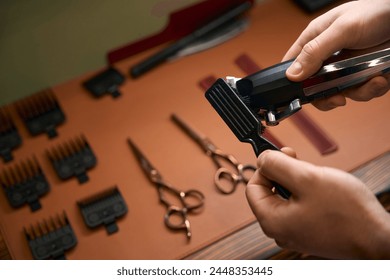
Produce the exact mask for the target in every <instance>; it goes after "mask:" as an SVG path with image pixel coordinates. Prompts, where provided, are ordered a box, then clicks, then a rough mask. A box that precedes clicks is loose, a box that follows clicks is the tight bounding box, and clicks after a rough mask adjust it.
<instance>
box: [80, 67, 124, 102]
mask: <svg viewBox="0 0 390 280" xmlns="http://www.w3.org/2000/svg"><path fill="white" fill-rule="evenodd" d="M124 80H125V77H124V76H123V75H122V74H121V73H120V72H119V71H117V70H116V69H115V68H112V67H110V68H108V69H107V70H104V71H102V72H100V73H99V74H97V75H96V76H94V77H92V78H91V79H89V80H87V81H85V82H84V83H83V86H84V87H85V88H86V89H87V90H88V91H89V92H90V93H91V94H92V95H93V96H95V97H101V96H103V95H105V94H111V96H112V97H114V98H116V97H119V96H120V95H121V93H120V92H119V90H118V86H119V85H121V84H122V83H123V82H124Z"/></svg>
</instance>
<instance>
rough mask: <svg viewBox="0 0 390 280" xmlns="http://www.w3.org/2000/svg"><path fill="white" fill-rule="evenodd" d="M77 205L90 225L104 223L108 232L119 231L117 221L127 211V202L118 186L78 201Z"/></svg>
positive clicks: (94, 226) (92, 226)
mask: <svg viewBox="0 0 390 280" xmlns="http://www.w3.org/2000/svg"><path fill="white" fill-rule="evenodd" d="M77 205H78V206H79V208H80V211H81V214H82V215H83V218H84V222H85V223H86V224H87V226H88V227H90V228H96V227H98V226H100V225H104V226H105V227H106V230H107V233H108V234H112V233H114V232H117V231H118V226H117V224H116V223H115V222H116V220H117V219H118V218H120V217H122V216H123V215H125V214H126V213H127V206H126V202H125V201H124V199H123V197H122V195H121V193H120V192H119V190H118V188H117V187H113V188H111V189H109V190H105V191H102V192H100V193H97V194H95V195H92V196H90V197H88V198H86V199H83V200H81V201H78V202H77Z"/></svg>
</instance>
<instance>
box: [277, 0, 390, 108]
mask: <svg viewBox="0 0 390 280" xmlns="http://www.w3.org/2000/svg"><path fill="white" fill-rule="evenodd" d="M388 40H390V1H389V0H360V1H352V2H348V3H345V4H343V5H340V6H338V7H336V8H334V9H332V10H330V11H329V12H327V13H325V14H323V15H321V16H319V17H318V18H316V19H314V20H313V21H312V22H311V23H310V24H309V25H308V26H307V28H306V29H305V30H304V31H303V32H302V34H301V35H300V36H299V38H298V39H297V40H296V41H295V43H294V44H293V45H292V46H291V48H290V49H289V50H288V51H287V53H286V54H285V56H284V58H283V60H288V59H292V58H294V57H296V60H295V63H293V64H292V65H291V66H290V68H289V69H288V70H287V72H286V75H287V77H288V78H289V79H290V80H292V81H303V80H304V79H306V78H308V77H310V76H311V75H313V74H314V73H315V72H317V71H318V70H319V69H320V67H321V65H322V64H323V62H324V61H325V60H326V59H327V58H329V57H330V56H331V55H332V54H334V53H335V52H337V51H339V50H341V49H365V48H369V47H373V46H377V45H379V44H381V43H384V42H386V41H388ZM389 89H390V75H387V77H383V76H379V77H375V78H373V79H371V80H369V81H368V82H367V83H365V84H364V85H362V86H360V87H358V88H353V89H348V90H345V91H343V92H342V94H337V95H334V96H331V97H328V98H326V99H322V100H317V101H314V102H313V105H314V106H316V107H317V108H318V109H320V110H324V111H326V110H330V109H333V108H335V107H338V106H343V105H345V104H346V97H348V98H350V99H353V100H356V101H368V100H370V99H372V98H375V97H379V96H382V95H384V94H385V93H387V92H388V91H389Z"/></svg>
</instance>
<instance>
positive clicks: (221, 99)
mask: <svg viewBox="0 0 390 280" xmlns="http://www.w3.org/2000/svg"><path fill="white" fill-rule="evenodd" d="M205 96H206V98H207V100H208V101H209V102H210V104H211V105H212V106H213V108H214V109H215V110H216V111H217V113H218V114H219V116H220V117H221V118H222V119H223V120H224V121H225V123H226V124H227V125H228V127H229V128H230V130H231V131H232V132H233V133H234V134H235V135H236V137H237V138H238V140H240V141H241V142H246V143H250V144H251V145H252V147H253V149H254V151H255V154H256V156H259V155H260V154H261V153H262V152H263V151H264V150H267V149H271V150H279V149H278V148H277V147H276V146H275V145H273V144H272V143H271V142H269V141H268V140H267V139H265V138H263V137H262V136H261V133H262V130H263V126H262V124H261V122H260V121H259V119H258V118H257V117H256V116H255V115H254V113H253V112H252V111H251V110H250V109H249V108H248V107H247V106H246V105H245V103H244V102H243V101H242V100H241V98H240V97H239V96H238V95H237V93H235V92H234V91H233V90H232V89H231V88H230V86H229V85H228V84H227V83H226V82H225V81H224V80H223V79H218V80H217V81H216V82H215V83H214V84H213V85H212V86H211V87H210V88H209V89H208V90H207V91H206V94H205ZM273 186H274V187H275V189H276V190H277V191H278V193H279V194H280V195H281V196H282V197H284V198H288V197H289V196H290V192H289V191H288V190H286V189H284V188H283V187H282V186H280V185H279V184H278V183H276V182H273Z"/></svg>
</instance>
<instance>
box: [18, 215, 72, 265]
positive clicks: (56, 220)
mask: <svg viewBox="0 0 390 280" xmlns="http://www.w3.org/2000/svg"><path fill="white" fill-rule="evenodd" d="M24 233H25V236H26V238H27V241H28V245H29V247H30V250H31V253H32V255H33V257H34V259H36V260H65V259H66V257H65V252H66V251H68V250H70V249H72V248H73V247H75V246H76V244H77V238H76V235H75V234H74V232H73V229H72V227H71V225H70V223H69V220H68V218H67V216H66V214H65V212H63V213H62V214H58V215H56V216H55V217H50V218H49V219H47V220H46V219H44V220H43V221H42V222H38V223H37V224H36V225H31V226H30V227H28V228H24Z"/></svg>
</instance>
